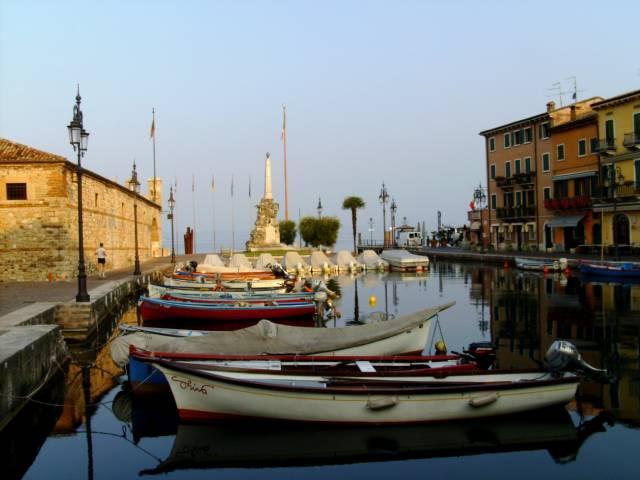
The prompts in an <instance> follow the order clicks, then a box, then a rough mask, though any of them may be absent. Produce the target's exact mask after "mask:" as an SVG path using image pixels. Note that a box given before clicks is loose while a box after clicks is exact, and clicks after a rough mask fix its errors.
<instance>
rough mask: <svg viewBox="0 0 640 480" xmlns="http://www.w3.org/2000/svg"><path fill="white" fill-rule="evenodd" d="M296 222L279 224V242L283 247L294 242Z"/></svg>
mask: <svg viewBox="0 0 640 480" xmlns="http://www.w3.org/2000/svg"><path fill="white" fill-rule="evenodd" d="M297 233H298V231H297V229H296V222H294V221H292V220H282V221H281V222H280V241H281V242H282V243H284V244H285V245H293V242H295V241H296V234H297Z"/></svg>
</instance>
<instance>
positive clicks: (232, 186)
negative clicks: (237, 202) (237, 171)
mask: <svg viewBox="0 0 640 480" xmlns="http://www.w3.org/2000/svg"><path fill="white" fill-rule="evenodd" d="M231 196H232V197H233V175H231Z"/></svg>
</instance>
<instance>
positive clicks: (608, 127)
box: [604, 120, 614, 141]
mask: <svg viewBox="0 0 640 480" xmlns="http://www.w3.org/2000/svg"><path fill="white" fill-rule="evenodd" d="M604 129H605V135H606V137H605V138H606V139H607V140H609V141H613V139H614V136H613V120H607V121H606V122H605V123H604Z"/></svg>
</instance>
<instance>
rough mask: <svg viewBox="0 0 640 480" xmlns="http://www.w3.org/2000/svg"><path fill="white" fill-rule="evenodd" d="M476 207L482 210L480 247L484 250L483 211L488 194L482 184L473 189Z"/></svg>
mask: <svg viewBox="0 0 640 480" xmlns="http://www.w3.org/2000/svg"><path fill="white" fill-rule="evenodd" d="M473 200H474V203H473V205H474V207H475V210H476V211H480V248H481V249H482V251H484V222H483V220H482V212H483V211H484V207H485V202H486V201H487V195H486V194H485V193H484V189H483V188H482V184H478V188H476V189H475V190H474V191H473Z"/></svg>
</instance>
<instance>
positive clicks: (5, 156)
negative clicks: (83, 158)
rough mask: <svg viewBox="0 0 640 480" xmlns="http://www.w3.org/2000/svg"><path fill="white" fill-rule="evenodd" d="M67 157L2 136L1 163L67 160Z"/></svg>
mask: <svg viewBox="0 0 640 480" xmlns="http://www.w3.org/2000/svg"><path fill="white" fill-rule="evenodd" d="M66 161H67V159H66V158H65V157H61V156H59V155H54V154H53V153H48V152H43V151H42V150H38V149H36V148H33V147H27V146H26V145H22V144H21V143H16V142H12V141H11V140H7V139H6V138H0V163H29V162H56V163H57V162H66Z"/></svg>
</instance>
